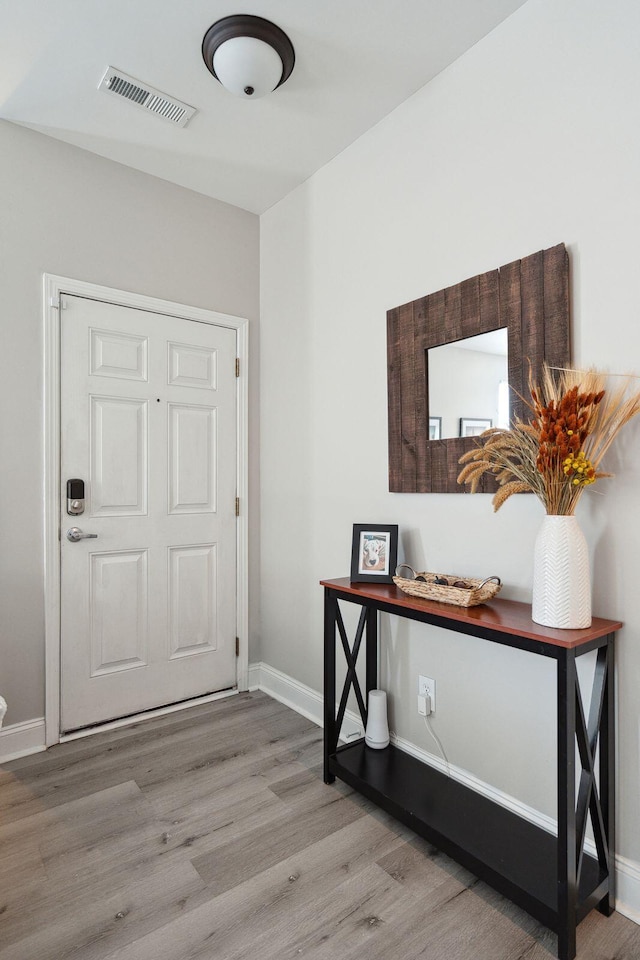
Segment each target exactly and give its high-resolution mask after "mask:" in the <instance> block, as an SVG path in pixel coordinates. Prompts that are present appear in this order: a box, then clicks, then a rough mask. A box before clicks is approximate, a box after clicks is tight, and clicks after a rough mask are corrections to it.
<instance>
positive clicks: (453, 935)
mask: <svg viewBox="0 0 640 960" xmlns="http://www.w3.org/2000/svg"><path fill="white" fill-rule="evenodd" d="M321 754H322V741H321V731H320V730H319V729H318V728H317V727H316V726H314V725H313V724H312V723H310V722H309V721H307V720H305V719H304V718H302V717H300V716H299V715H298V714H296V713H294V712H293V711H291V710H289V709H287V708H286V707H283V706H282V705H281V704H279V703H276V702H275V701H274V700H272V699H270V698H269V697H267V696H266V695H265V694H262V693H247V694H241V695H239V696H237V697H232V698H230V699H228V700H220V701H217V702H215V703H212V704H207V705H206V706H200V707H195V708H192V709H189V710H186V711H184V712H182V713H178V714H172V715H170V716H168V717H163V718H160V719H156V720H148V721H145V722H143V723H138V724H133V725H132V726H130V727H128V728H124V729H120V730H117V731H112V732H110V733H102V734H98V735H96V736H94V737H90V738H88V739H84V740H76V741H73V742H71V743H66V744H60V745H58V746H56V747H53V748H52V749H50V750H49V751H47V752H46V753H41V754H36V755H34V756H31V757H25V758H24V759H22V760H16V761H14V762H13V763H9V764H6V765H5V766H4V767H2V768H0V960H244V958H255V957H259V958H260V960H276V958H278V960H293V958H300V957H302V958H312V960H352V958H353V960H355V958H358V960H395V958H402V960H414V958H418V957H420V958H424V960H549V958H551V957H554V956H555V949H556V938H555V936H553V934H551V933H550V932H549V931H548V930H546V929H545V928H544V927H541V926H540V925H539V924H538V923H536V921H534V920H532V919H531V918H530V917H529V916H527V915H526V914H525V913H523V912H521V911H520V910H518V909H517V908H516V907H514V906H513V905H512V904H510V903H509V902H508V901H506V900H504V899H503V898H501V897H500V896H499V895H498V894H496V893H494V892H493V891H492V890H490V889H489V888H488V887H486V886H485V885H484V884H481V883H479V882H478V881H477V880H476V879H475V878H474V877H472V876H471V875H470V874H468V873H467V872H466V871H464V870H462V869H461V868H460V867H458V866H457V865H456V864H454V863H453V862H452V861H451V860H449V859H448V858H447V857H445V856H443V855H442V854H440V853H438V852H437V851H436V850H434V849H433V848H432V847H430V846H429V845H428V844H426V843H424V842H423V841H422V840H420V839H419V838H417V837H416V836H415V835H414V834H412V833H411V832H410V831H409V830H407V829H406V828H404V827H402V826H401V825H400V824H398V823H397V822H395V821H394V820H392V819H391V818H389V817H388V816H386V815H385V814H383V813H382V812H381V811H379V810H377V809H376V808H375V807H373V806H371V805H370V804H369V803H368V802H367V801H365V800H364V799H363V798H361V797H360V796H358V795H357V794H355V793H352V792H351V791H350V790H349V788H347V787H346V786H344V785H341V784H339V783H336V784H334V785H333V786H330V787H329V786H326V785H325V784H323V782H322V774H321ZM639 957H640V927H638V926H636V925H635V924H633V923H631V921H629V920H627V919H625V918H624V917H622V916H620V915H619V914H614V915H613V916H612V917H610V918H609V919H605V918H604V917H602V916H601V915H600V914H598V913H592V914H591V915H590V916H589V917H588V918H587V919H586V920H585V921H584V922H583V923H582V924H581V925H580V927H579V931H578V958H579V960H613V958H615V960H638V958H639Z"/></svg>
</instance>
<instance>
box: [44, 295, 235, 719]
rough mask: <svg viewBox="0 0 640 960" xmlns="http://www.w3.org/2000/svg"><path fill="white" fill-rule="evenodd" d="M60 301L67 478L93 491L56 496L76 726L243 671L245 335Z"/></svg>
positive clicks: (64, 656)
mask: <svg viewBox="0 0 640 960" xmlns="http://www.w3.org/2000/svg"><path fill="white" fill-rule="evenodd" d="M63 301H64V302H63V306H64V309H63V310H62V311H61V331H62V332H61V383H62V388H61V427H62V429H61V434H62V435H61V479H62V483H61V487H62V489H63V495H64V496H65V497H66V494H65V493H64V488H65V485H66V480H67V479H68V478H71V477H77V478H81V479H83V480H84V481H85V500H86V508H85V512H84V514H83V515H81V516H74V517H70V516H68V515H67V513H66V499H64V500H63V501H62V502H61V507H60V509H61V516H62V534H61V717H62V721H61V724H62V729H63V730H65V731H69V730H74V729H77V728H80V727H83V726H87V725H90V724H94V723H98V722H100V721H104V720H110V719H113V718H116V717H119V716H128V715H130V714H134V713H137V712H141V711H143V710H148V709H152V708H154V707H158V706H161V705H163V704H168V703H174V702H178V701H180V700H184V699H187V698H191V697H196V696H201V695H204V694H207V693H212V692H215V691H217V690H222V689H227V688H230V687H233V686H235V684H236V658H235V636H236V620H235V617H236V519H235V497H236V463H237V450H236V379H235V356H236V337H235V331H234V330H231V329H228V328H224V327H217V326H213V325H210V324H204V323H196V322H190V321H188V320H183V319H179V318H175V317H166V316H161V315H157V314H153V313H149V312H146V311H144V310H138V309H132V308H127V307H121V306H116V305H113V304H108V303H102V302H100V301H95V300H88V299H84V298H82V297H73V296H64V298H63ZM73 526H77V527H80V528H81V529H82V530H83V531H84V532H85V533H91V534H95V535H96V539H83V540H80V541H78V542H74V543H72V542H69V541H68V540H67V538H66V536H65V534H66V531H67V530H68V529H69V528H70V527H73Z"/></svg>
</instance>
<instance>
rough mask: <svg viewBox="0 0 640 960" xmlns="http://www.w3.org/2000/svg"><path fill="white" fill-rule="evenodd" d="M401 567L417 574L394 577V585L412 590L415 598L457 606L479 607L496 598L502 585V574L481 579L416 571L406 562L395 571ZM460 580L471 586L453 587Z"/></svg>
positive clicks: (411, 592)
mask: <svg viewBox="0 0 640 960" xmlns="http://www.w3.org/2000/svg"><path fill="white" fill-rule="evenodd" d="M399 570H411V572H412V573H414V574H415V576H414V577H413V578H412V579H408V578H405V577H398V576H395V577H394V578H393V582H394V583H395V585H396V586H397V587H399V588H400V590H402V591H403V592H404V593H409V594H411V596H412V597H421V598H422V599H423V600H437V601H438V602H440V603H453V604H455V605H456V606H457V607H477V606H478V604H480V603H486V602H487V600H491V599H492V598H493V597H495V595H496V594H497V593H498V591H499V590H500V588H501V587H502V583H501V582H500V577H495V576H494V577H487V578H486V579H485V580H478V579H476V578H475V577H459V576H457V575H454V574H446V573H428V572H427V573H415V571H414V570H413V568H412V567H410V566H409V565H408V564H406V563H403V564H401V565H400V566H399V567H397V568H396V574H397V573H398V571H399ZM416 577H424V580H417V579H415V578H416ZM436 577H438V579H439V580H446V581H447V583H446V584H444V583H434V580H435V578H436ZM425 581H426V582H425ZM457 581H462V582H464V583H467V584H469V588H470V589H469V588H466V587H454V586H453V584H454V583H456V582H457Z"/></svg>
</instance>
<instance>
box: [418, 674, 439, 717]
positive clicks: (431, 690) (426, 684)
mask: <svg viewBox="0 0 640 960" xmlns="http://www.w3.org/2000/svg"><path fill="white" fill-rule="evenodd" d="M418 696H420V697H429V698H430V699H431V713H435V712H436V682H435V680H432V679H431V677H418Z"/></svg>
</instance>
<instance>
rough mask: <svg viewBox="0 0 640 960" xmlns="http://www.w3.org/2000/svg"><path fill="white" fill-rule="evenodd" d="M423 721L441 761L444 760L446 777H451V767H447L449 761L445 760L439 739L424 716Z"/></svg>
mask: <svg viewBox="0 0 640 960" xmlns="http://www.w3.org/2000/svg"><path fill="white" fill-rule="evenodd" d="M423 719H424V725H425V727H426V728H427V730H428V731H429V733H430V734H431V736H432V737H433V739H434V740H435V742H436V743H437V744H438V750H439V751H440V753H441V754H442V759H443V760H444V762H445V764H446V767H447V776H448V777H451V767H450V766H449V761H448V759H447V755H446V753H445V752H444V747H443V746H442V744H441V743H440V737H439V736H438V734H437V733H436V732H435V730H434V729H433V727H432V726H431V721H430V720H429V717H428V716H425V717H423Z"/></svg>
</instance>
